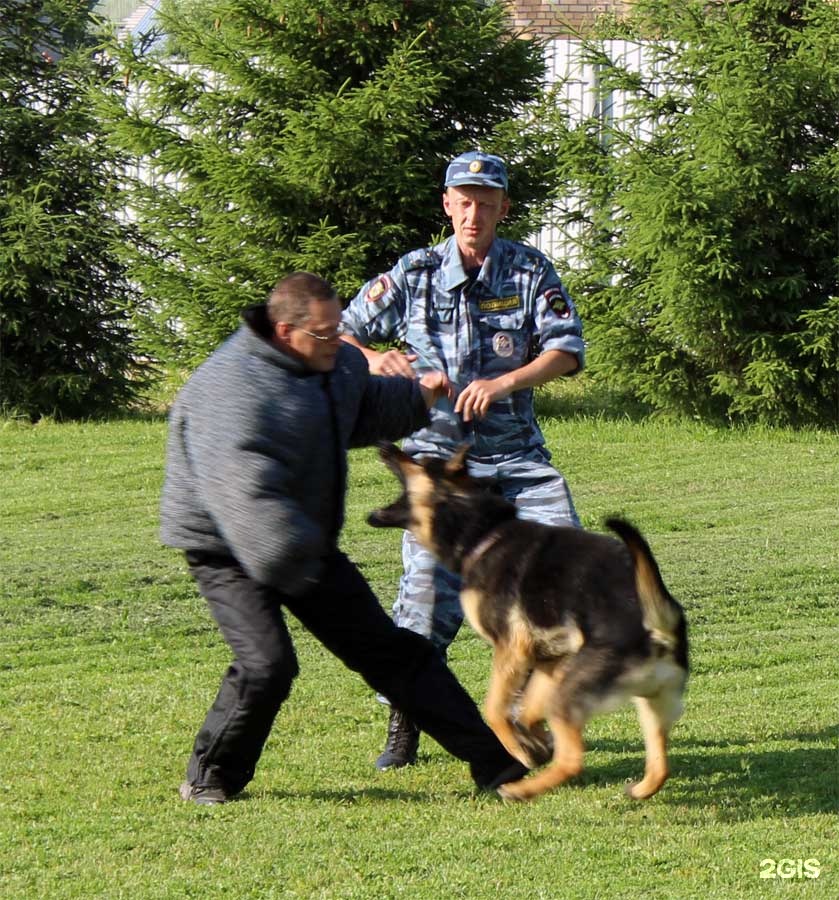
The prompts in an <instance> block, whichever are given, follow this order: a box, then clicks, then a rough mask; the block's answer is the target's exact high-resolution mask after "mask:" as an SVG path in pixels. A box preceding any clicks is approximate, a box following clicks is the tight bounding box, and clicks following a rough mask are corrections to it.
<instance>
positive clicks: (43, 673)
mask: <svg viewBox="0 0 839 900" xmlns="http://www.w3.org/2000/svg"><path fill="white" fill-rule="evenodd" d="M543 407H544V408H543V414H544V416H543V424H544V426H545V427H544V430H545V434H546V437H547V439H548V444H549V446H550V447H551V449H552V450H553V452H554V454H555V461H556V462H557V463H558V465H559V466H560V468H562V469H563V471H564V472H565V474H566V475H567V477H568V479H569V481H570V483H571V487H572V490H573V492H574V497H575V501H576V504H577V507H578V512H579V513H580V516H581V518H582V519H583V522H584V523H585V525H586V526H588V527H591V528H599V527H600V523H601V522H602V520H603V518H604V517H605V516H606V515H608V514H612V513H620V514H623V515H625V516H627V517H628V518H630V519H631V520H632V521H634V522H635V523H636V524H637V525H639V526H640V527H641V528H642V530H643V531H644V532H645V534H646V536H647V538H648V540H649V541H650V544H651V545H652V547H653V549H654V551H655V552H656V555H657V557H658V559H659V563H660V565H661V568H662V572H663V574H664V577H665V580H666V581H667V583H668V586H669V587H670V589H671V590H672V592H673V593H674V595H675V596H677V597H678V598H679V599H680V600H681V601H682V603H683V605H684V606H685V607H686V610H687V615H688V618H689V625H690V635H691V640H692V666H693V669H692V675H691V680H690V682H689V688H688V694H687V697H686V713H685V716H684V718H683V719H682V720H681V722H679V724H677V726H676V728H675V729H674V732H673V744H672V758H671V763H672V770H673V774H672V777H671V779H670V781H669V782H668V783H667V784H666V785H665V787H664V788H663V790H662V791H661V793H660V794H658V795H657V796H656V797H654V798H653V799H651V800H649V801H647V802H644V803H632V802H631V801H629V800H627V799H625V797H624V794H623V786H624V783H625V782H626V781H628V780H631V779H633V778H635V777H637V776H638V775H639V774H640V773H641V770H642V768H643V746H642V742H641V735H640V730H639V728H638V725H637V722H636V720H635V716H634V712H633V711H631V710H629V709H627V710H624V711H621V712H619V713H617V714H613V715H611V716H608V717H605V718H600V719H596V720H595V721H594V722H593V723H592V724H591V726H590V728H589V731H588V733H587V740H588V754H587V759H586V762H587V770H586V772H585V774H584V775H583V777H582V778H581V779H580V780H579V781H578V782H576V783H574V784H573V785H570V786H567V787H564V788H562V789H560V790H558V791H556V792H554V793H552V794H549V795H547V796H545V797H543V798H541V799H538V800H537V801H535V802H533V803H531V804H525V805H508V804H504V803H501V802H500V801H497V800H495V799H493V798H488V797H476V796H475V795H474V794H473V791H472V787H471V783H470V781H469V778H468V773H467V770H466V766H465V765H463V764H462V763H460V762H458V761H457V760H454V759H452V758H451V757H449V756H447V755H446V754H445V753H444V752H443V751H442V749H441V748H440V747H439V746H437V745H436V744H434V742H433V741H431V740H429V739H424V741H423V744H422V748H421V760H420V764H419V765H417V766H415V767H413V768H411V769H409V770H407V771H404V770H403V771H399V772H387V773H383V774H378V773H376V772H375V771H374V769H373V760H374V759H375V757H376V755H377V754H378V752H379V750H380V749H381V744H382V740H383V735H384V728H385V718H386V717H385V711H384V710H383V708H382V707H381V706H380V705H379V704H377V703H376V701H375V699H374V697H373V696H372V694H371V692H370V691H369V690H368V689H367V688H366V687H365V686H364V684H363V683H362V682H361V681H360V680H359V679H358V678H357V676H354V675H352V674H351V673H349V672H347V671H345V670H343V669H342V668H341V667H340V665H339V664H338V663H337V662H336V661H335V660H334V659H332V657H330V656H329V655H328V654H327V653H326V652H325V651H324V650H323V649H322V648H321V647H320V646H319V645H317V644H316V643H315V642H314V641H313V640H311V639H310V638H309V637H308V635H307V634H306V633H305V632H302V631H301V630H300V629H299V628H298V627H297V626H296V623H294V622H293V621H292V623H291V624H292V629H293V633H294V635H295V638H296V642H297V648H298V654H299V657H300V664H301V670H302V673H301V676H300V678H299V679H298V681H297V683H296V686H295V690H294V692H293V693H292V696H291V699H290V700H289V702H288V703H287V705H286V706H285V707H284V709H283V711H282V712H281V714H280V717H279V719H278V721H277V724H276V727H275V729H274V732H273V735H272V737H271V739H270V740H269V743H268V745H267V748H266V752H265V755H264V756H263V759H262V762H261V765H260V768H259V770H258V772H257V777H256V779H255V780H254V781H253V783H252V784H251V786H250V787H249V789H248V791H247V793H246V795H245V797H244V799H243V800H242V801H240V802H233V803H230V804H228V805H226V806H223V807H214V808H205V809H201V808H196V807H194V806H191V805H187V804H183V803H181V802H180V801H179V800H178V798H177V793H176V790H177V786H178V784H179V783H180V781H181V780H182V777H183V769H184V766H185V763H186V759H187V756H188V754H189V750H190V747H191V743H192V738H193V735H194V731H195V729H196V728H197V726H198V724H199V723H200V721H201V719H202V717H203V715H204V712H205V710H206V708H207V706H208V705H209V703H210V702H211V701H212V698H213V696H214V695H215V691H216V688H217V685H218V681H219V678H220V676H221V673H222V671H223V669H224V667H225V666H226V664H227V660H228V654H227V650H226V647H225V645H224V644H223V642H222V641H221V639H220V637H219V636H218V635H217V632H216V630H215V627H214V626H213V624H212V622H211V620H210V617H209V615H208V613H207V612H206V610H205V608H204V605H203V601H201V599H200V598H199V597H198V596H197V594H196V592H195V590H194V587H193V585H192V582H191V581H190V579H189V577H188V575H187V573H186V570H185V567H184V564H183V562H182V559H181V558H180V556H179V555H178V554H177V553H175V552H173V551H169V550H166V549H165V548H162V547H161V546H159V544H158V540H157V532H156V529H157V502H158V493H159V488H160V483H161V478H162V467H163V449H164V439H165V423H164V422H163V421H162V420H147V421H143V420H134V421H117V422H113V423H107V424H89V425H87V424H84V425H56V424H50V423H45V424H42V425H39V426H35V427H24V426H20V425H16V424H14V423H8V422H7V423H5V424H4V423H2V422H0V484H2V488H0V492H1V493H0V496H1V497H2V502H0V572H2V579H1V580H0V897H2V898H4V900H19V898H27V900H28V898H48V900H59V898H123V897H124V898H161V900H172V898H182V897H194V898H216V897H218V898H222V897H224V898H233V900H240V898H274V897H335V898H356V897H357V898H390V897H410V898H429V900H431V898H433V900H440V898H459V897H463V898H495V900H507V898H510V900H520V898H521V900H531V898H608V900H611V898H636V897H650V898H652V897H656V898H682V897H690V898H693V897H696V898H725V900H730V898H739V897H744V898H751V897H764V896H766V897H775V896H823V897H837V896H839V873H837V864H839V854H837V833H836V827H837V818H836V814H837V811H839V752H838V751H837V709H838V708H839V703H837V701H838V700H839V673H838V672H837V668H839V663H837V659H839V657H838V656H837V645H838V644H839V630H838V629H837V626H838V625H839V616H838V615H837V599H839V435H837V434H836V433H819V432H803V433H794V432H788V431H773V430H751V431H747V430H734V431H725V430H716V429H712V428H708V427H704V426H700V425H692V424H684V423H682V424H673V423H664V422H658V421H650V420H640V421H631V420H629V419H621V418H610V417H608V416H600V417H595V416H585V415H576V416H574V415H571V416H568V417H565V418H563V417H559V416H558V417H556V418H554V417H553V416H552V413H554V412H562V411H563V409H562V408H561V405H560V406H557V407H553V406H552V405H551V404H550V403H547V404H544V403H543ZM351 459H352V462H351V466H352V477H351V490H350V496H349V500H348V523H347V527H346V530H345V534H344V546H345V549H347V551H348V552H349V554H350V555H351V556H352V557H353V558H354V559H355V560H356V561H357V562H358V563H359V564H360V566H361V567H362V569H363V571H364V572H365V574H366V575H367V577H368V579H369V580H370V582H371V584H372V585H373V586H374V588H375V589H376V590H377V591H378V592H379V594H380V596H381V597H382V600H383V602H384V603H385V605H386V606H389V605H390V603H391V601H392V597H393V593H394V589H395V585H396V581H397V579H398V575H399V535H398V534H397V533H395V532H390V531H377V530H373V529H371V528H369V527H367V526H366V524H365V523H364V517H365V515H366V513H367V512H368V511H369V509H371V508H372V507H373V506H374V505H377V504H379V503H381V502H383V501H385V500H387V499H390V498H392V497H393V496H394V495H395V491H396V485H395V482H394V481H393V480H392V477H391V476H390V475H389V473H388V472H387V471H386V470H385V469H384V467H383V466H382V465H381V464H380V463H379V461H378V460H377V458H376V456H375V454H374V453H373V452H372V451H358V452H354V454H353V455H352V458H351ZM450 661H451V664H452V667H453V668H454V669H455V671H456V672H457V673H458V675H459V676H460V677H461V679H462V680H463V682H464V684H465V685H466V686H467V687H468V689H469V690H470V691H471V692H472V693H473V695H474V696H476V697H482V695H483V691H484V687H485V683H486V678H487V674H488V664H489V648H488V647H487V646H486V645H484V644H483V643H482V642H481V641H480V639H478V638H477V637H476V636H475V635H474V634H473V633H472V632H471V631H470V630H469V629H468V627H467V628H464V629H463V631H462V632H461V635H460V636H459V637H458V640H457V641H456V642H455V644H454V645H453V646H452V650H451V656H450ZM781 860H792V862H791V863H789V862H784V863H781V862H780V861H781ZM799 860H800V861H801V862H800V863H799V862H798V861H799ZM807 860H810V861H812V860H817V861H818V863H817V864H815V868H814V864H813V863H812V862H811V863H809V864H805V861H807ZM814 871H817V872H818V877H808V875H812V874H814ZM768 876H774V877H768Z"/></svg>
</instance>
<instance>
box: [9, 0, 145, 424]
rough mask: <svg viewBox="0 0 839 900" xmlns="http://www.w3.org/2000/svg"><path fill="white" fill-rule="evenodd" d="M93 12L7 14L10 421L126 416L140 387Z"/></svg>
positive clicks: (79, 5) (55, 7)
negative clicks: (99, 117) (97, 112)
mask: <svg viewBox="0 0 839 900" xmlns="http://www.w3.org/2000/svg"><path fill="white" fill-rule="evenodd" d="M90 5H91V4H90V3H89V2H87V0H6V2H5V3H4V5H3V14H2V18H0V411H2V412H3V413H5V414H16V415H24V416H27V417H29V418H30V419H38V418H40V417H41V416H44V415H52V416H56V417H79V416H91V415H95V414H99V413H103V412H106V411H110V410H113V409H117V408H121V407H123V406H124V405H125V404H126V403H127V402H128V401H130V400H131V398H133V397H134V396H135V394H136V392H137V390H138V388H139V387H140V386H141V383H142V381H141V378H140V374H141V367H140V366H139V365H138V364H137V363H136V361H135V360H134V357H133V347H132V340H131V335H130V332H129V330H128V319H129V315H130V305H131V298H132V289H131V287H130V285H129V283H128V281H127V280H126V277H125V270H124V267H123V265H122V264H121V263H120V261H119V259H118V255H117V246H118V244H119V243H121V242H122V241H123V238H124V235H125V227H124V226H123V225H121V224H120V223H119V221H118V219H117V218H116V217H115V215H114V210H115V209H117V208H120V207H121V206H122V203H123V202H122V200H121V198H120V197H119V182H118V178H117V176H118V174H119V170H118V169H117V168H116V166H115V164H114V161H113V160H112V159H111V150H110V149H108V148H107V147H106V146H105V144H104V142H103V140H102V135H101V131H100V128H99V126H98V124H97V122H96V121H95V120H94V118H93V116H92V101H91V99H90V92H91V90H93V89H99V88H100V87H101V86H102V85H103V84H104V83H106V81H107V80H108V79H109V75H108V73H107V71H106V70H105V63H104V61H103V60H102V59H101V58H100V59H97V58H96V57H95V54H94V52H93V51H94V47H95V41H94V37H93V21H92V20H91V18H90V15H89V7H90Z"/></svg>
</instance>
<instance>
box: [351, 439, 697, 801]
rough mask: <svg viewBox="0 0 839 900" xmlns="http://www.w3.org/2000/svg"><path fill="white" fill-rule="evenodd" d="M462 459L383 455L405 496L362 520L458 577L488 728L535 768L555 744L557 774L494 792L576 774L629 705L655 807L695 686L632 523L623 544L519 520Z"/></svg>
mask: <svg viewBox="0 0 839 900" xmlns="http://www.w3.org/2000/svg"><path fill="white" fill-rule="evenodd" d="M467 449H468V448H467V447H466V446H462V447H460V448H459V449H458V451H457V452H456V453H455V455H454V456H452V457H451V459H449V460H442V459H423V460H414V459H412V458H411V457H409V456H408V455H407V454H405V453H403V452H402V451H401V450H400V449H399V448H398V447H396V446H395V445H393V444H380V445H379V453H380V455H381V458H382V460H383V461H384V462H385V464H386V465H387V467H388V468H389V469H390V470H391V471H392V472H393V473H394V474H395V475H396V477H397V478H398V479H399V481H400V482H401V484H402V487H403V493H402V496H401V497H399V499H398V500H396V501H395V502H394V503H392V504H391V505H390V506H387V507H384V508H382V509H379V510H376V511H374V512H372V513H371V514H370V516H369V517H368V522H369V523H370V524H371V525H373V526H376V527H379V528H385V527H392V528H407V529H409V530H410V531H412V532H413V534H414V535H415V536H416V538H417V540H418V541H419V542H420V543H421V544H422V545H423V546H424V547H426V548H427V549H428V550H429V551H430V552H431V553H432V554H434V556H435V557H436V559H437V560H438V561H439V562H440V563H441V564H442V565H443V566H445V567H446V568H447V569H449V570H450V571H452V572H455V573H457V574H459V575H460V576H461V579H462V588H461V594H460V599H461V603H462V605H463V612H464V614H465V616H466V618H467V619H468V620H469V623H470V624H471V625H472V627H473V628H474V629H475V631H477V632H478V634H480V635H481V637H483V638H484V639H485V640H487V641H488V642H489V643H490V644H491V645H492V647H493V661H492V674H491V677H490V686H489V691H488V693H487V698H486V717H487V722H488V723H489V725H490V727H491V728H492V729H493V731H494V732H495V733H496V735H497V736H498V738H499V740H500V741H501V743H502V744H504V746H505V747H506V748H507V750H508V751H509V752H510V753H511V754H512V755H513V756H515V757H516V758H517V759H519V760H520V761H521V762H522V763H524V764H525V765H526V766H528V768H533V767H534V766H535V765H538V764H539V763H540V762H544V761H545V757H546V755H547V756H549V755H550V754H551V749H550V743H551V741H550V740H549V738H552V744H553V750H552V761H551V764H550V765H549V766H547V767H545V768H544V769H542V770H541V771H540V772H538V773H537V774H535V775H532V776H530V777H528V778H523V779H521V780H520V781H516V782H512V783H510V784H505V785H503V787H502V788H501V789H500V791H499V793H500V794H501V795H502V796H503V797H505V798H507V799H517V800H526V799H529V798H531V797H535V796H538V795H539V794H542V793H544V792H545V791H547V790H550V789H551V788H553V787H556V786H557V785H559V784H562V783H563V782H564V781H566V780H568V779H569V778H572V777H574V776H576V775H578V774H579V773H580V772H581V771H582V768H583V737H582V732H583V729H584V727H585V725H586V722H587V721H588V720H589V719H590V718H591V717H592V716H594V715H595V714H598V713H601V712H606V711H609V710H612V709H615V708H617V707H618V706H620V705H621V704H623V703H624V702H625V701H627V700H629V699H630V698H631V699H632V700H633V701H634V702H635V705H636V707H637V710H638V717H639V719H640V722H641V728H642V730H643V734H644V745H645V748H646V766H645V770H644V777H643V779H642V780H641V781H638V782H636V783H633V784H631V785H629V786H628V787H627V793H628V794H629V796H630V797H632V798H634V799H636V800H641V799H644V798H647V797H650V796H652V795H653V794H654V793H655V792H656V791H658V789H659V788H660V787H661V786H662V784H663V783H664V781H665V780H666V779H667V776H668V774H669V770H668V764H667V738H668V734H669V731H670V728H671V727H672V725H673V723H674V722H675V721H676V720H677V719H678V718H679V716H680V715H681V712H682V694H683V692H684V688H685V684H686V682H687V676H688V645H687V626H686V622H685V616H684V613H683V611H682V607H681V606H680V605H679V604H678V603H677V602H676V600H674V599H673V597H672V596H671V595H670V593H669V592H668V590H667V588H666V587H665V586H664V582H663V581H662V579H661V574H660V572H659V569H658V565H657V563H656V561H655V559H654V558H653V555H652V553H651V551H650V548H649V546H648V545H647V542H646V541H645V540H644V538H643V537H642V536H641V535H640V534H639V533H638V531H636V530H635V528H633V527H632V526H631V525H629V524H628V523H626V522H623V521H621V520H619V519H610V520H608V521H607V522H606V525H607V526H608V527H609V528H610V529H611V530H612V531H614V532H616V534H617V535H618V536H619V537H620V539H621V540H616V539H615V538H613V537H609V536H607V535H604V534H596V533H594V532H589V531H583V530H582V529H579V528H572V527H567V528H562V527H552V526H548V525H541V524H539V523H537V522H530V521H525V520H522V519H519V518H517V517H516V507H515V505H514V504H512V503H510V502H509V501H508V500H506V499H504V498H503V497H501V496H499V495H498V493H497V492H493V491H492V490H491V489H490V485H489V484H487V479H476V478H472V477H470V476H469V475H468V474H467V471H466V465H465V457H466V452H467ZM522 690H523V693H521V692H522ZM518 695H520V696H521V702H520V705H519V709H518V711H517V712H516V713H515V715H514V712H513V710H514V707H515V700H516V697H517V696H518ZM545 721H547V724H548V727H549V729H550V732H549V733H548V732H546V731H545V727H544V723H545ZM545 750H547V754H546V753H545V752H544V751H545ZM540 757H541V758H540Z"/></svg>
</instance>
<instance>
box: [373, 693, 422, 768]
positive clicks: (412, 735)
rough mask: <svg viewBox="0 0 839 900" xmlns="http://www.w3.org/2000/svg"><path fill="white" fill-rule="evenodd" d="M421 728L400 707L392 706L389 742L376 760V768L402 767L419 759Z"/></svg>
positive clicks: (388, 729)
mask: <svg viewBox="0 0 839 900" xmlns="http://www.w3.org/2000/svg"><path fill="white" fill-rule="evenodd" d="M419 737H420V730H419V728H417V726H416V725H414V723H413V722H412V721H411V720H410V719H409V718H408V717H407V716H406V715H405V714H404V713H401V712H399V710H398V709H394V708H393V707H391V708H390V721H389V723H388V727H387V743H386V744H385V749H384V750H383V751H382V754H381V756H379V758H378V759H377V760H376V768H377V769H378V770H379V771H380V772H383V771H384V770H385V769H401V768H402V767H403V766H410V765H413V764H414V763H415V762H416V761H417V748H418V747H419Z"/></svg>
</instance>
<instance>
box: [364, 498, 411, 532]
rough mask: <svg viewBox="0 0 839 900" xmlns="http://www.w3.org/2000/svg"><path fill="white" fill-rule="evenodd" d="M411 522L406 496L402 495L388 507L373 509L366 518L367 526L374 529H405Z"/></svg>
mask: <svg viewBox="0 0 839 900" xmlns="http://www.w3.org/2000/svg"><path fill="white" fill-rule="evenodd" d="M410 521H411V518H410V507H409V504H408V495H407V494H405V493H403V494H402V496H401V497H399V498H398V499H397V500H395V501H394V502H393V503H391V504H390V506H383V507H382V508H381V509H374V510H373V512H371V513H370V515H369V516H367V524H368V525H372V526H373V527H374V528H407V527H408V525H409V523H410Z"/></svg>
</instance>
